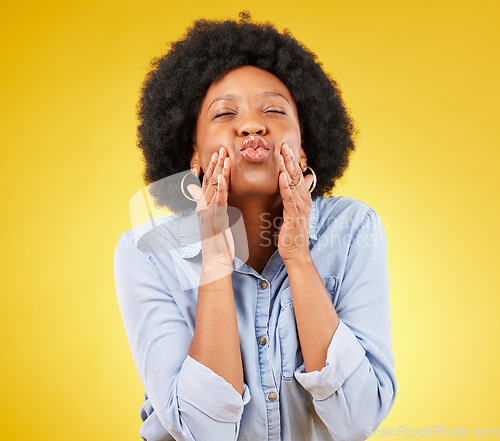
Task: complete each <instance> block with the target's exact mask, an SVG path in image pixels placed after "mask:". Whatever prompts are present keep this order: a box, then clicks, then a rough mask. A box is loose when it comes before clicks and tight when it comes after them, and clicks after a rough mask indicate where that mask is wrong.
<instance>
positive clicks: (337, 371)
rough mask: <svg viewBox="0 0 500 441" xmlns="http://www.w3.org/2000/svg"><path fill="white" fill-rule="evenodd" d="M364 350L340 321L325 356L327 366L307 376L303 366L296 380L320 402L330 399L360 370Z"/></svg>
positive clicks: (296, 374)
mask: <svg viewBox="0 0 500 441" xmlns="http://www.w3.org/2000/svg"><path fill="white" fill-rule="evenodd" d="M364 356H365V350H364V349H363V347H362V346H361V344H360V343H359V341H358V339H357V338H356V336H355V335H354V334H353V332H352V331H351V330H350V329H349V328H348V327H347V325H346V324H345V323H344V322H342V321H341V320H340V321H339V324H338V326H337V330H336V331H335V333H334V334H333V337H332V341H331V342H330V346H329V347H328V351H327V355H326V366H325V367H324V368H323V369H321V370H320V371H312V372H307V373H306V372H305V367H304V364H302V366H300V367H299V368H297V370H296V371H295V378H296V379H297V381H298V382H299V383H300V384H301V385H302V387H303V388H304V389H305V390H307V391H308V392H309V393H310V394H311V396H312V397H313V398H314V399H315V400H317V401H321V400H325V399H327V398H329V397H331V396H332V395H333V394H334V393H335V392H337V390H338V389H339V388H340V387H341V386H342V384H343V383H344V382H345V380H346V379H347V378H349V377H350V376H351V374H352V373H353V372H354V371H355V370H356V369H357V368H358V366H359V365H360V363H361V362H362V360H363V357H364Z"/></svg>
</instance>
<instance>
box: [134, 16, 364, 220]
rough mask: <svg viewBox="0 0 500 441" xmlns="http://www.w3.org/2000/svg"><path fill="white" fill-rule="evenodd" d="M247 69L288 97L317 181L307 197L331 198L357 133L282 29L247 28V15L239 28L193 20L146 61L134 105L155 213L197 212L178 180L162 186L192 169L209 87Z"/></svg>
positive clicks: (333, 90)
mask: <svg viewBox="0 0 500 441" xmlns="http://www.w3.org/2000/svg"><path fill="white" fill-rule="evenodd" d="M244 65H252V66H256V67H258V68H260V69H264V70H266V71H268V72H270V73H272V74H273V75H275V76H276V77H278V78H279V79H280V80H281V81H282V82H283V83H284V84H285V85H286V86H287V87H288V89H289V90H290V93H291V94H292V96H293V98H294V100H295V103H296V106H297V111H298V116H299V123H300V127H301V132H302V140H303V148H304V151H305V153H306V155H307V164H308V165H309V166H310V167H312V168H313V169H314V171H315V173H316V175H317V185H316V188H315V189H314V191H313V193H312V197H313V198H315V197H317V196H322V195H323V194H325V193H329V192H331V191H332V189H333V187H334V186H335V182H336V180H337V179H339V178H340V177H341V176H342V175H343V173H344V171H345V169H346V168H347V166H348V163H349V157H350V153H351V151H353V150H354V135H355V133H356V129H355V127H354V123H353V121H352V119H351V117H350V115H349V113H348V111H347V109H346V107H345V105H344V102H343V99H342V96H341V92H340V90H339V88H338V86H337V83H336V82H335V80H333V79H332V78H331V77H330V76H329V75H328V74H327V73H325V72H324V71H323V68H322V64H321V63H320V62H319V61H318V60H317V57H316V55H315V54H314V53H313V52H311V51H310V50H309V49H307V48H306V47H305V46H304V45H303V44H302V43H300V42H299V41H297V40H296V39H295V38H294V37H293V36H292V35H291V33H290V32H289V31H288V30H287V29H285V30H284V31H283V32H282V33H280V32H279V31H278V30H277V29H276V28H275V27H274V26H273V25H272V24H271V23H269V22H265V23H254V22H251V19H250V15H249V13H248V12H246V11H245V12H241V13H240V20H239V21H234V20H225V21H216V20H205V19H199V20H196V21H195V22H194V23H193V25H192V26H191V27H189V28H188V29H187V32H186V34H185V36H184V37H183V38H182V39H180V40H178V41H175V42H173V43H171V45H170V49H169V50H168V51H167V52H166V53H165V54H164V55H162V56H159V57H155V58H153V60H152V61H151V69H150V70H149V72H148V73H147V75H146V78H145V80H144V82H143V84H142V87H141V90H140V99H139V102H138V105H137V113H138V120H139V124H138V128H137V137H138V147H139V148H140V149H141V151H142V154H143V159H144V162H145V170H144V174H143V179H144V182H145V184H146V185H148V184H155V185H151V186H150V190H149V191H150V193H151V195H152V196H153V198H154V199H155V202H156V204H157V205H158V206H160V207H167V208H168V209H170V210H171V211H173V212H178V211H181V210H186V209H189V208H193V207H194V206H195V205H194V203H192V202H190V201H188V200H187V199H186V198H184V196H182V194H181V193H180V191H181V189H180V188H179V187H180V185H179V181H180V180H174V181H175V183H174V181H172V180H170V181H169V180H168V179H164V178H166V177H170V176H173V175H177V174H180V173H182V172H184V171H186V170H189V169H190V158H191V155H192V152H193V149H192V146H193V144H195V140H196V121H197V116H198V111H199V108H200V105H201V102H202V100H203V98H204V96H205V94H206V92H207V90H208V88H209V86H210V85H211V84H212V83H213V82H214V81H217V80H219V79H220V78H222V77H223V76H224V74H226V73H227V72H229V71H230V70H232V69H234V68H236V67H239V66H244ZM191 178H194V176H191ZM202 178H203V174H202V176H200V177H199V178H194V179H196V180H198V179H199V182H201V179H202ZM199 182H197V183H199ZM175 195H180V197H175Z"/></svg>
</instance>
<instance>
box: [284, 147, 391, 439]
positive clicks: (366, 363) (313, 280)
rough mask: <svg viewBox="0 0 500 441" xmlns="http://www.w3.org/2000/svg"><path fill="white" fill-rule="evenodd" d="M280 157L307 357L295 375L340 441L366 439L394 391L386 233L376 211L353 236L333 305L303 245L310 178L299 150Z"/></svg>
mask: <svg viewBox="0 0 500 441" xmlns="http://www.w3.org/2000/svg"><path fill="white" fill-rule="evenodd" d="M282 154H283V156H282V159H280V172H281V173H280V178H279V179H280V191H281V195H282V199H283V207H284V210H283V213H284V220H283V223H282V225H281V227H280V233H279V237H278V249H279V252H280V255H281V257H282V259H283V262H284V263H285V266H286V269H287V272H288V277H289V282H290V291H291V295H292V302H293V304H294V309H295V317H296V322H297V329H298V334H299V340H300V345H301V348H302V354H303V357H304V365H303V366H301V367H300V368H299V369H298V370H297V371H296V372H295V378H296V379H297V381H298V382H299V383H300V384H301V385H302V386H303V387H304V389H306V390H307V391H308V392H309V393H310V394H311V396H312V398H313V404H314V407H315V410H316V412H317V414H318V416H319V417H320V418H321V420H322V421H323V422H324V423H325V425H326V426H327V428H328V430H329V431H330V433H331V434H332V436H333V438H334V439H336V440H337V441H344V440H345V441H358V440H364V439H366V438H368V437H369V436H370V435H371V433H372V431H373V430H375V429H376V428H377V427H378V425H379V424H380V423H381V422H382V420H383V419H384V418H385V417H386V415H387V414H388V412H389V410H390V409H391V407H392V405H393V403H394V399H395V394H396V382H395V379H394V360H393V357H392V349H391V335H390V317H389V276H388V265H387V241H386V237H385V232H384V229H383V226H382V223H381V222H380V219H379V218H378V216H377V214H376V213H375V211H374V210H372V209H370V210H369V211H368V212H367V214H366V216H365V218H364V220H363V221H362V222H361V225H360V226H359V227H358V229H357V231H356V233H355V234H354V235H353V238H352V241H351V245H350V248H349V252H348V256H347V262H346V267H345V270H344V276H343V280H342V282H341V287H340V292H339V297H338V301H337V304H336V308H335V307H334V306H333V304H332V303H331V300H330V299H329V298H328V297H329V296H328V293H327V292H326V288H325V287H324V286H323V283H322V280H321V277H320V276H319V274H318V271H317V269H316V268H315V266H314V263H313V262H312V260H311V257H310V251H309V243H308V241H307V240H305V238H308V237H309V235H308V228H309V216H310V209H311V205H312V201H311V197H310V194H309V192H308V190H307V189H308V188H309V184H310V182H311V179H310V178H309V177H308V176H306V177H305V178H304V177H303V175H302V173H300V169H299V164H298V162H297V160H295V159H294V156H293V151H290V150H289V149H287V148H283V149H282ZM307 178H309V180H308V181H307V182H306V179H307ZM320 246H321V245H320ZM325 251H326V252H328V249H326V250H325ZM324 254H325V253H323V255H324ZM320 284H321V286H320ZM319 369H321V370H319Z"/></svg>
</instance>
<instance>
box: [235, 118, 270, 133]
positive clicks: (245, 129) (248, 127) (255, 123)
mask: <svg viewBox="0 0 500 441" xmlns="http://www.w3.org/2000/svg"><path fill="white" fill-rule="evenodd" d="M266 132H267V130H266V126H265V124H264V122H263V121H262V119H261V117H260V115H257V114H256V113H255V112H251V113H249V114H246V115H244V116H242V118H240V122H239V126H238V135H239V136H248V135H250V134H252V135H260V136H264V135H265V134H266Z"/></svg>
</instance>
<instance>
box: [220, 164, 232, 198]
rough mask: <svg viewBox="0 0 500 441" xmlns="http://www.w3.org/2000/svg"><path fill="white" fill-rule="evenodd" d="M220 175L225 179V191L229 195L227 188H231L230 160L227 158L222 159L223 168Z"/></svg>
mask: <svg viewBox="0 0 500 441" xmlns="http://www.w3.org/2000/svg"><path fill="white" fill-rule="evenodd" d="M222 175H223V176H224V178H225V179H226V183H227V191H228V193H229V188H230V186H231V159H230V158H229V156H227V157H226V158H224V168H223V169H222Z"/></svg>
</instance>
